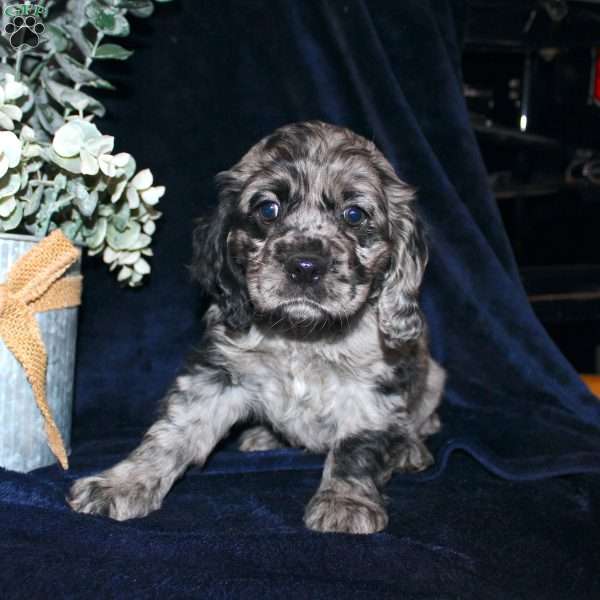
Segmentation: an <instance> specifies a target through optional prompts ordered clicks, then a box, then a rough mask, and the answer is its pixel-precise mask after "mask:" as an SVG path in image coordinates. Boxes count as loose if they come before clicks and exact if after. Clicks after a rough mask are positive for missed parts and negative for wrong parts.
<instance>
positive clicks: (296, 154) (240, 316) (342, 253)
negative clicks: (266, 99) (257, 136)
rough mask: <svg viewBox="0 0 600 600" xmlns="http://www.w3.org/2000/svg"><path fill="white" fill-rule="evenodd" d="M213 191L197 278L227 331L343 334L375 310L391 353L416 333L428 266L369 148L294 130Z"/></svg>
mask: <svg viewBox="0 0 600 600" xmlns="http://www.w3.org/2000/svg"><path fill="white" fill-rule="evenodd" d="M217 184H218V187H219V192H220V196H219V205H218V207H217V210H216V212H215V214H214V215H213V216H212V217H211V218H210V219H206V220H204V221H202V222H201V223H200V224H199V226H198V227H197V229H196V231H195V234H194V248H195V252H194V262H193V265H192V273H193V275H195V277H196V278H197V279H198V280H199V281H200V282H201V283H202V284H203V286H204V288H205V289H206V291H207V292H208V293H209V294H211V295H212V296H213V297H214V298H215V299H216V300H217V302H218V303H219V305H220V307H221V311H222V313H223V317H224V319H225V322H226V324H227V325H228V326H230V327H233V328H236V329H243V328H246V327H248V326H249V324H250V322H251V321H252V319H253V318H255V317H259V318H267V319H276V320H282V321H285V322H288V323H291V324H292V325H293V324H302V323H306V324H311V325H318V324H319V323H321V324H323V325H325V324H326V323H333V322H337V323H339V324H343V323H348V322H350V320H351V318H352V317H353V316H354V315H356V314H357V313H359V312H360V311H361V309H362V308H363V307H364V306H365V304H366V303H367V302H373V303H376V304H377V309H378V318H379V327H380V330H381V334H382V337H383V340H384V342H385V343H386V344H387V345H388V346H390V347H395V346H398V345H399V344H401V343H402V342H404V341H407V340H410V339H414V338H416V337H418V336H419V335H420V333H421V331H422V326H423V324H422V318H421V313H420V311H419V307H418V304H417V296H418V289H419V286H420V283H421V279H422V276H423V270H424V268H425V264H426V261H427V256H426V247H425V244H424V240H423V236H422V232H421V226H420V224H419V221H418V219H417V217H416V214H415V212H414V209H413V203H412V199H413V191H412V189H411V188H410V187H409V186H407V185H406V184H404V183H403V182H402V181H400V179H398V177H397V176H396V174H395V173H394V171H393V169H392V167H391V166H390V164H389V163H388V162H387V160H386V159H385V158H384V157H383V155H382V154H381V153H380V152H379V150H377V148H376V147H375V145H374V144H373V143H372V142H370V141H368V140H366V139H364V138H362V137H360V136H358V135H356V134H354V133H352V132H351V131H349V130H347V129H343V128H340V127H335V126H333V125H327V124H325V123H320V122H308V123H299V124H293V125H288V126H285V127H282V128H280V129H278V130H276V131H275V132H274V133H273V134H272V135H270V136H268V137H266V138H264V139H263V140H261V141H260V142H259V143H258V144H256V145H255V146H254V147H253V148H251V150H250V151H249V152H248V153H247V154H246V155H245V156H244V157H243V158H242V159H241V160H240V162H239V163H238V164H237V165H235V166H234V167H233V168H232V169H230V170H229V171H225V172H223V173H220V174H219V175H218V176H217Z"/></svg>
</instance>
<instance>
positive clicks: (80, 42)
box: [63, 3, 94, 58]
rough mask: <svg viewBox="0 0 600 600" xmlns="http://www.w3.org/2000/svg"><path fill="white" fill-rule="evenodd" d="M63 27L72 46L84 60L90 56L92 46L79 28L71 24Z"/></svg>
mask: <svg viewBox="0 0 600 600" xmlns="http://www.w3.org/2000/svg"><path fill="white" fill-rule="evenodd" d="M82 4H83V3H82ZM63 27H64V28H65V29H66V30H67V32H68V33H69V35H70V36H71V39H72V40H73V42H74V44H75V45H76V46H77V48H78V49H79V51H80V52H81V54H82V55H83V57H84V58H87V57H88V56H91V54H92V49H93V47H94V45H93V44H92V42H90V40H88V39H87V37H85V34H84V33H83V29H81V27H75V26H74V25H71V24H65V25H63Z"/></svg>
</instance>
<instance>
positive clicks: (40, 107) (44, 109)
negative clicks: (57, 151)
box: [35, 104, 65, 133]
mask: <svg viewBox="0 0 600 600" xmlns="http://www.w3.org/2000/svg"><path fill="white" fill-rule="evenodd" d="M35 114H36V116H37V118H38V119H39V122H40V125H41V126H42V127H43V128H44V129H45V130H46V131H47V132H48V133H54V132H55V131H56V130H57V129H59V128H60V127H62V125H63V124H64V122H65V121H64V119H63V118H62V116H61V115H60V113H59V112H58V111H57V110H55V109H54V108H53V107H52V106H50V105H49V104H37V105H36V107H35Z"/></svg>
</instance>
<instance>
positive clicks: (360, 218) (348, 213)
mask: <svg viewBox="0 0 600 600" xmlns="http://www.w3.org/2000/svg"><path fill="white" fill-rule="evenodd" d="M342 216H343V217H344V221H346V223H348V225H360V224H361V223H363V222H364V221H365V220H366V218H367V213H366V212H365V211H364V210H363V209H362V208H359V207H358V206H349V207H348V208H346V209H345V210H344V212H343V213H342Z"/></svg>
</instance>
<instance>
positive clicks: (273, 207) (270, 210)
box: [257, 200, 279, 223]
mask: <svg viewBox="0 0 600 600" xmlns="http://www.w3.org/2000/svg"><path fill="white" fill-rule="evenodd" d="M257 210H258V214H259V215H260V216H261V218H262V220H263V221H266V222H267V223H272V222H273V221H275V219H277V217H278V216H279V204H277V202H274V201H273V200H267V201H266V202H261V204H259V206H258V209H257Z"/></svg>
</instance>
